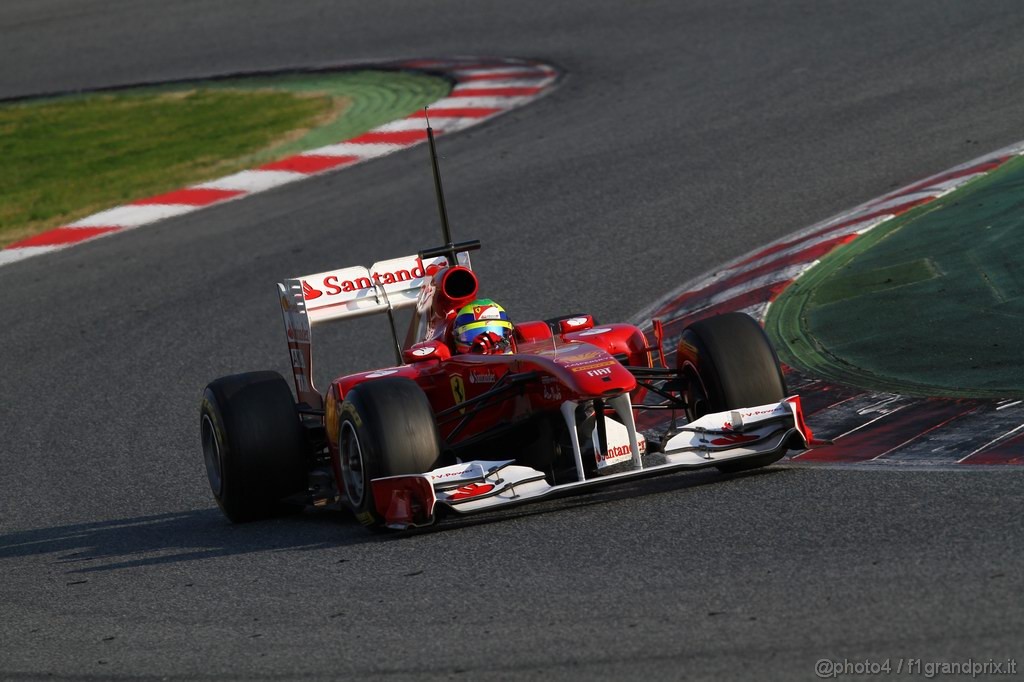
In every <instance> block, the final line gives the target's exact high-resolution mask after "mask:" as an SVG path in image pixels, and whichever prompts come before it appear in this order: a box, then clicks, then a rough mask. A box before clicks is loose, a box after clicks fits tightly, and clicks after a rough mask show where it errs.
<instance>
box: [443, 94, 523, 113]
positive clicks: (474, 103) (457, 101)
mask: <svg viewBox="0 0 1024 682" xmlns="http://www.w3.org/2000/svg"><path fill="white" fill-rule="evenodd" d="M537 94H538V95H539V94H540V93H537ZM534 97H536V95H533V96H526V97H445V98H444V99H439V100H437V101H436V102H434V104H433V106H431V109H511V108H512V107H518V106H519V105H521V104H526V103H527V102H529V101H530V100H532V99H533V98H534Z"/></svg>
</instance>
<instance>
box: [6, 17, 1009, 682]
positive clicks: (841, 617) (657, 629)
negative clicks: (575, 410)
mask: <svg viewBox="0 0 1024 682" xmlns="http://www.w3.org/2000/svg"><path fill="white" fill-rule="evenodd" d="M891 4H892V3H888V2H885V3H825V2H818V1H808V2H802V3H801V2H764V3H761V2H721V1H714V2H712V1H709V2H705V3H698V2H690V1H681V2H651V3H644V4H639V3H637V4H631V3H622V4H621V5H618V4H615V3H608V2H595V3H586V4H583V3H581V4H579V5H578V6H570V5H568V4H564V5H563V4H561V3H559V4H555V3H548V2H522V3H503V4H498V3H495V4H494V5H493V6H491V7H487V8H483V7H481V5H480V3H477V2H436V3H430V5H429V7H428V6H419V5H412V4H401V3H393V2H374V3H358V2H339V1H338V0H330V1H323V2H308V3H272V2H252V1H249V0H244V1H243V0H234V1H231V0H225V1H224V2H219V3H206V2H174V3H153V2H129V1H126V2H86V1H82V0H75V1H72V0H7V1H6V2H4V3H3V4H2V5H0V97H10V96H20V95H28V94H33V93H40V92H49V91H56V90H66V89H75V88H93V87H101V86H108V85H117V84H122V83H129V82H136V81H157V80H164V79H182V78H200V77H205V76H212V75H217V74H221V73H227V72H238V71H246V70H268V69H279V68H288V67H306V66H324V65H329V64H333V63H339V62H346V61H352V60H362V59H370V58H391V57H418V56H441V55H448V54H484V55H488V54H498V55H509V56H522V57H538V58H544V59H548V60H551V61H553V62H554V63H556V64H558V65H560V66H561V67H562V68H564V69H565V71H566V73H567V76H566V78H565V81H564V83H563V85H562V86H561V87H560V88H559V89H558V90H557V91H556V92H554V93H553V94H552V95H550V96H548V97H546V98H544V99H542V100H541V101H539V102H537V103H535V104H533V105H531V106H529V107H526V108H524V109H521V110H518V111H515V112H513V113H511V114H509V115H506V116H503V117H501V118H500V119H498V120H496V121H494V122H491V123H489V124H487V125H484V126H482V127H480V128H474V129H472V130H470V131H467V132H465V133H462V134H458V135H455V136H453V137H451V138H448V139H443V140H442V143H441V149H442V156H443V157H444V158H443V160H442V163H443V172H444V176H445V183H446V186H447V189H448V205H449V211H450V214H451V219H452V223H453V226H454V229H455V231H456V234H457V236H458V237H462V238H474V237H478V238H481V239H482V240H484V243H485V250H484V251H482V252H481V253H480V254H479V256H478V257H477V258H476V261H475V264H476V266H477V269H478V270H479V271H480V273H481V274H482V276H483V279H484V283H485V285H484V289H485V293H486V294H488V295H490V296H493V297H495V298H497V299H498V300H499V301H501V302H502V303H503V304H504V305H505V306H506V307H507V308H508V309H509V310H510V311H512V312H513V314H514V315H515V316H516V317H518V318H519V319H524V318H529V317H534V318H539V317H544V316H548V315H553V314H557V313H561V312H570V311H573V312H574V311H577V310H581V309H586V310H589V311H591V312H593V313H594V314H595V315H597V316H598V317H599V318H601V319H604V320H611V319H615V318H623V317H626V316H628V315H629V314H630V313H632V312H633V311H635V310H637V309H639V308H640V307H642V305H644V304H645V303H646V302H648V301H650V300H652V299H653V298H655V297H656V296H657V295H660V294H662V293H664V292H666V291H668V290H669V289H671V288H672V287H673V286H675V285H678V284H679V283H681V282H683V281H685V280H687V279H689V278H690V277H693V276H695V275H698V274H700V273H701V272H704V271H705V270H708V269H710V268H711V267H713V266H714V265H715V264H716V263H718V262H721V261H723V260H725V259H727V258H730V257H733V256H736V255H739V254H740V253H743V252H745V251H747V250H749V249H750V248H752V247H754V246H756V245H758V244H761V243H763V242H767V241H768V240H770V239H772V238H776V237H779V236H782V235H784V234H786V233H787V232H789V231H792V230H795V229H797V228H800V227H802V226H804V225H807V224H810V223H812V222H814V221H815V220H818V219H821V218H824V217H827V216H829V215H832V214H835V213H837V212H838V211H840V210H842V209H845V208H849V207H851V206H853V205H855V204H857V203H859V202H861V201H863V200H866V199H869V198H871V197H874V196H877V195H879V194H882V193H883V192H885V191H886V190H888V189H891V188H894V187H896V186H900V185H904V184H906V183H908V182H910V181H913V180H915V179H917V178H920V177H923V176H925V175H927V174H929V173H933V172H937V171H941V170H943V169H945V168H948V167H950V166H952V165H954V164H956V163H959V162H962V161H965V160H968V159H970V158H973V157H975V156H977V155H978V154H980V153H982V152H985V151H989V150H993V149H997V148H999V147H1001V146H1004V145H1007V144H1010V143H1012V142H1015V141H1017V140H1019V139H1021V138H1022V137H1024V127H1022V125H1021V121H1020V116H1019V113H1020V111H1022V110H1024V69H1022V68H1021V65H1022V64H1024V42H1022V41H1021V40H1020V35H1021V34H1022V29H1024V14H1022V13H1021V12H1020V8H1019V5H1018V4H1016V3H1013V2H986V3H963V2H935V1H934V0H930V1H927V2H926V1H920V2H905V3H899V4H898V6H894V7H890V5H891ZM69 153H73V150H69ZM435 216H436V213H435V209H434V205H433V196H432V190H431V183H430V177H429V173H428V167H427V161H426V157H425V150H424V149H423V148H418V149H416V150H412V151H409V152H405V153H401V154H397V155H394V156H391V157H388V158H385V159H382V160H379V161H375V162H372V163H368V164H364V165H361V166H359V167H357V168H354V169H351V170H346V171H342V172H340V173H337V174H333V175H328V176H326V177H320V178H317V179H314V180H310V181H307V182H303V183H299V184H297V185H291V186H287V187H283V188H280V189H278V190H275V191H271V192H268V193H265V194H262V195H259V196H256V197H252V198H250V199H246V200H245V201H241V202H235V203H231V204H229V205H225V206H222V207H218V208H214V209H210V210H207V211H203V212H199V213H196V214H193V215H191V216H187V217H183V218H180V219H174V220H170V221H167V222H164V223H161V224H159V225H157V226H153V227H148V228H143V229H141V230H137V231H135V232H132V233H130V234H125V235H121V236H117V237H114V238H110V239H104V240H99V241H96V242H93V243H90V244H86V245H84V246H81V247H78V248H75V249H71V250H69V251H66V252H63V253H58V254H56V255H51V256H44V257H42V258H37V259H30V260H27V261H24V262H21V263H16V264H14V265H11V266H8V267H4V268H2V269H0V292H3V301H4V306H3V307H4V313H3V324H2V325H0V361H2V368H3V371H2V373H0V395H2V398H3V410H2V413H0V472H2V475H0V609H2V615H0V677H5V678H15V679H17V678H23V677H28V678H34V677H43V676H47V675H50V674H52V675H54V676H56V677H90V676H91V677H97V678H103V679H106V678H117V677H131V678H140V677H147V676H152V677H184V678H189V679H201V678H229V677H237V678H245V679H257V678H271V679H291V678H345V677H350V678H358V679H405V678H412V679H467V680H470V679H472V680H477V679H500V678H508V679H520V678H526V679H530V678H552V679H588V680H589V679H623V678H627V679H628V678H641V677H644V678H651V679H683V678H719V679H721V678H744V677H757V678H759V679H787V680H788V679H813V677H814V673H813V669H814V664H815V661H817V660H818V659H820V658H826V657H829V658H838V659H840V660H841V659H843V658H848V659H850V660H863V659H864V658H869V659H871V660H875V661H881V660H883V659H885V658H890V659H892V660H893V661H894V662H895V658H896V657H912V658H920V659H923V660H924V661H925V662H927V661H928V660H939V659H947V660H952V659H964V658H967V657H973V658H974V660H982V661H984V660H988V659H989V658H992V659H995V660H1004V659H1007V658H1013V657H1016V658H1017V659H1018V660H1021V661H1022V662H1024V657H1022V654H1024V645H1022V644H1021V642H1022V641H1024V638H1022V637H1021V634H1022V632H1024V609H1022V606H1021V600H1020V595H1021V594H1022V593H1024V573H1022V566H1024V521H1022V518H1024V517H1022V515H1021V510H1022V508H1024V491H1022V483H1024V476H1022V472H1020V471H1016V470H1010V469H1000V470H997V471H991V470H977V471H968V472H964V471H924V472H921V471H913V472H907V471H880V472H879V471H863V470H857V469H819V468H813V467H798V466H789V467H776V468H774V469H773V470H771V471H768V472H765V473H761V474H755V475H746V476H736V477H732V478H728V477H723V476H719V475H717V474H697V475H685V474H684V475H678V476H672V477H668V478H662V479H654V480H650V481H646V482H643V483H637V484H632V485H627V486H624V487H620V488H615V489H611V490H608V491H605V492H602V493H600V494H598V495H594V496H589V497H582V498H576V499H572V500H567V501H561V502H558V503H550V504H546V505H543V506H540V507H534V508H524V509H523V510H521V511H518V512H517V513H514V514H510V515H500V516H496V517H487V518H485V519H483V520H480V521H474V522H471V523H466V524H465V525H462V526H460V527H458V528H454V529H451V530H448V531H445V532H432V533H425V534H420V535H416V536H413V537H405V538H401V539H382V538H379V537H375V536H371V535H369V534H367V533H365V532H364V531H363V530H362V529H361V528H360V527H358V526H356V525H355V523H354V522H352V521H351V520H349V519H347V518H346V517H345V516H342V515H331V514H328V515H322V516H318V517H306V518H292V519H287V520H282V521H273V522H266V523H259V524H252V525H247V526H237V527H233V526H230V525H228V524H227V523H226V522H225V521H224V520H223V518H222V517H221V515H220V513H219V511H217V509H216V508H215V507H214V505H213V502H212V498H211V496H210V494H209V492H208V489H207V484H206V480H205V475H204V472H203V467H202V464H201V458H200V453H199V444H198V428H197V427H198V419H197V409H198V399H199V396H200V392H201V390H202V387H203V386H204V385H205V383H206V382H207V381H208V380H210V379H211V378H213V377H215V376H218V375H222V374H227V373H231V372H235V371H242V370H249V369H262V368H271V369H277V370H279V371H285V370H287V359H286V354H285V346H284V336H283V333H282V329H281V322H280V317H279V314H278V311H277V307H276V305H277V304H276V298H275V297H274V296H273V289H272V287H273V283H274V282H275V281H276V280H277V279H278V278H280V277H282V276H287V275H297V274H304V273H309V272H317V271H321V270H325V269H328V268H330V267H334V266H337V265H341V264H354V263H370V262H373V261H375V260H379V259H382V258H385V257H389V256H397V255H401V254H405V253H407V252H411V251H413V250H414V249H416V248H419V247H425V246H431V245H433V243H434V242H436V241H437V237H436V230H437V228H436V217H435ZM373 322H374V321H371V322H370V326H371V327H373V331H372V332H371V331H368V330H367V329H366V328H365V327H364V326H363V325H358V324H356V325H348V326H346V327H342V328H340V329H339V330H338V331H337V332H336V333H330V334H319V335H318V347H319V349H320V354H319V356H318V357H319V358H320V359H321V362H320V371H319V372H318V376H321V377H326V376H327V375H328V374H331V373H341V372H344V371H349V370H354V369H357V368H363V367H366V366H368V365H372V364H377V363H384V362H386V361H387V360H388V350H387V346H386V345H384V344H383V343H378V342H379V341H381V340H382V339H384V338H385V337H384V336H383V334H380V333H379V330H378V329H377V327H380V330H382V329H383V323H381V324H380V325H376V326H375V325H373ZM326 346H329V348H328V352H324V348H325V347H326ZM324 360H327V362H324Z"/></svg>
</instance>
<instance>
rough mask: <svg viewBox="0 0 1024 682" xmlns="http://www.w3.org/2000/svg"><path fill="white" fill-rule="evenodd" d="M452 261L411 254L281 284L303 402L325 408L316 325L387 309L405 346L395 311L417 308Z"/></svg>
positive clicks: (462, 260)
mask: <svg viewBox="0 0 1024 682" xmlns="http://www.w3.org/2000/svg"><path fill="white" fill-rule="evenodd" d="M457 258H458V261H459V265H464V266H465V267H467V268H470V269H472V266H471V264H470V260H469V254H468V253H459V254H458V256H457ZM447 265H448V261H447V259H446V258H445V257H444V256H434V257H432V258H429V257H428V258H425V259H424V258H420V257H418V256H405V257H403V258H392V259H390V260H384V261H380V262H378V263H374V264H373V265H372V266H370V267H369V268H365V267H363V266H360V265H357V266H354V267H349V268H342V269H340V270H329V271H327V272H318V273H316V274H313V275H305V276H303V277H296V278H291V279H286V280H285V281H284V282H279V283H278V285H277V287H278V293H279V295H280V298H281V312H282V315H283V317H284V329H285V334H286V335H287V337H288V351H289V354H290V355H291V362H292V373H293V374H294V377H295V392H296V393H297V394H298V399H299V402H300V403H306V404H307V405H309V406H310V407H312V408H315V409H322V408H323V399H322V398H321V396H320V393H319V391H317V390H316V388H315V387H314V386H313V347H312V336H311V331H312V327H313V325H314V324H320V323H322V322H329V321H331V320H343V319H346V318H350V317H362V316H364V315H375V314H379V313H387V314H388V318H389V320H390V322H391V332H392V336H393V337H394V339H395V347H396V348H399V343H398V333H397V330H396V329H395V320H394V316H393V314H392V313H393V311H395V310H401V309H402V308H411V307H413V306H415V305H416V301H417V300H418V299H419V295H420V290H421V289H422V288H423V285H424V284H426V283H427V281H429V279H430V278H431V277H433V275H434V273H435V272H437V271H438V270H439V269H441V268H443V267H446V266H447ZM400 355H401V354H400V353H399V357H400ZM399 362H401V359H399Z"/></svg>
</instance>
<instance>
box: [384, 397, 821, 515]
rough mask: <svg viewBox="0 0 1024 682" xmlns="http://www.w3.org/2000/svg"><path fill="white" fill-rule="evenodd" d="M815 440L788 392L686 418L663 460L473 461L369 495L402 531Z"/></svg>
mask: <svg viewBox="0 0 1024 682" xmlns="http://www.w3.org/2000/svg"><path fill="white" fill-rule="evenodd" d="M630 421H632V420H630ZM815 443H816V441H814V437H813V434H812V433H811V430H810V429H809V428H808V427H807V425H806V423H805V422H804V419H803V412H802V410H801V407H800V398H799V397H797V396H793V397H791V398H787V399H785V400H783V401H782V402H780V403H777V404H774V405H762V406H758V407H752V408H744V409H741V410H732V411H729V412H719V413H713V414H709V415H705V416H704V417H701V418H700V419H698V420H696V421H693V422H690V423H688V424H686V425H685V426H684V427H682V428H681V429H679V432H678V433H677V434H676V435H675V436H673V437H672V438H670V439H669V440H668V441H667V442H666V443H665V445H664V448H663V449H664V454H663V457H664V462H663V463H660V464H654V465H644V463H643V458H642V457H641V456H640V454H639V451H638V450H635V456H634V458H633V460H632V462H633V466H632V468H631V469H629V470H627V471H621V472H618V473H610V474H605V475H600V476H596V477H593V478H588V479H585V480H579V481H574V482H571V483H562V484H559V485H551V484H550V483H548V482H547V480H546V479H545V477H544V474H543V473H542V472H540V471H537V470H536V469H531V468H530V467H524V466H520V465H517V464H515V463H514V460H504V461H486V460H475V461H472V462H465V463H462V464H456V465H453V466H448V467H443V468H441V469H435V470H433V471H430V472H428V473H425V474H415V475H407V476H389V477H386V478H377V479H374V480H373V481H372V485H373V495H374V499H375V501H376V505H377V511H378V513H379V514H380V515H381V516H382V517H383V518H384V520H385V523H386V525H387V526H388V527H389V528H395V529H399V530H401V529H406V528H414V527H420V526H428V525H431V524H433V523H434V522H435V521H436V520H437V517H438V515H439V513H445V512H453V513H455V514H460V515H461V514H472V513H476V512H483V511H490V510H494V509H497V508H504V507H510V506H515V505H520V504H525V503H529V502H536V501H539V500H542V499H548V498H553V497H557V496H561V495H569V494H573V493H576V492H580V491H582V490H586V489H590V488H598V487H601V486H606V485H610V484H613V483H618V482H622V481H627V480H634V479H638V478H643V477H647V476H657V475H660V474H665V473H669V472H673V471H681V470H688V469H702V468H706V467H711V466H716V465H719V464H722V463H725V462H737V461H741V460H744V459H750V458H755V457H764V456H768V455H779V456H781V455H782V454H784V453H785V452H786V450H788V449H790V448H795V449H803V448H807V447H812V446H813V445H814V444H815ZM634 445H635V441H634Z"/></svg>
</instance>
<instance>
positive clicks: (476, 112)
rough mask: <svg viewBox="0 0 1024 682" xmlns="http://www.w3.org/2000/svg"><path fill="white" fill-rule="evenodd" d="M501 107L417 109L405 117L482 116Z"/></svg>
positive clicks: (493, 112) (492, 112)
mask: <svg viewBox="0 0 1024 682" xmlns="http://www.w3.org/2000/svg"><path fill="white" fill-rule="evenodd" d="M499 111H501V109H490V108H481V109H470V108H451V109H449V108H446V109H428V110H427V111H426V112H424V111H423V110H422V109H421V110H419V111H417V112H416V113H415V114H410V115H409V116H407V117H406V118H425V117H427V116H430V118H484V117H486V116H490V115H491V114H496V113H498V112H499Z"/></svg>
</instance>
